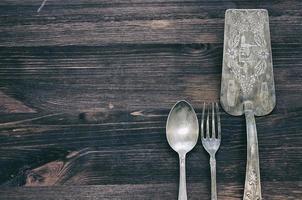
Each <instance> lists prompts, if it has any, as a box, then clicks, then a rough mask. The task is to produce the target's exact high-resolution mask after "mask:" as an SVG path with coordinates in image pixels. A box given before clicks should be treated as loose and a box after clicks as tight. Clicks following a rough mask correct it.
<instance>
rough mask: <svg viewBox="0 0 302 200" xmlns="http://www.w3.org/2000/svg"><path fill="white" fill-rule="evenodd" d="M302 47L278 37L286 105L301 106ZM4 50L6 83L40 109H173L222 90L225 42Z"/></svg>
mask: <svg viewBox="0 0 302 200" xmlns="http://www.w3.org/2000/svg"><path fill="white" fill-rule="evenodd" d="M301 51H302V45H300V44H291V45H289V44H273V60H274V72H275V82H276V90H277V92H276V93H277V101H278V102H277V103H278V107H280V108H281V107H282V108H291V107H301V104H302V102H301V101H299V99H301V95H302V93H301V87H299V86H300V84H301V81H302V77H301V74H302V73H301V70H302V68H301V65H302V56H301V54H300V53H299V52H301ZM0 52H1V53H0V65H1V66H2V67H1V69H0V85H1V89H2V91H3V92H4V93H5V95H7V96H9V97H11V98H15V99H16V100H17V101H21V102H22V103H23V104H24V105H26V106H28V108H30V109H32V110H34V111H36V112H44V113H45V112H48V113H56V112H74V111H77V112H78V111H80V110H101V111H106V110H133V109H137V110H139V109H154V108H156V109H167V108H169V107H170V106H171V105H172V104H173V103H174V102H175V101H177V100H179V99H188V100H190V101H192V102H193V103H194V104H196V106H198V107H199V106H200V105H201V104H202V102H203V101H210V100H215V101H218V98H219V93H220V91H219V90H220V77H221V59H222V45H220V44H219V45H217V44H216V45H212V44H200V45H194V44H192V45H117V46H114V45H113V46H105V47H84V46H73V47H26V48H22V47H14V48H6V47H2V48H0ZM293 58H294V59H293ZM289 91H290V94H288V93H289ZM294 91H295V92H294ZM3 112H7V111H5V109H4V110H3Z"/></svg>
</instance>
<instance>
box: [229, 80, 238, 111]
mask: <svg viewBox="0 0 302 200" xmlns="http://www.w3.org/2000/svg"><path fill="white" fill-rule="evenodd" d="M236 93H237V87H236V84H235V81H234V80H232V79H231V80H229V81H228V90H227V101H228V105H229V106H235V102H236V98H237V94H236Z"/></svg>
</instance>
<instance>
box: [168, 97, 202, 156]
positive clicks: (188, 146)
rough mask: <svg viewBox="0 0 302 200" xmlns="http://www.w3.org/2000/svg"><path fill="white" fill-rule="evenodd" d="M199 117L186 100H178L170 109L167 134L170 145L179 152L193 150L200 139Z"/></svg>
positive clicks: (184, 152) (183, 152)
mask: <svg viewBox="0 0 302 200" xmlns="http://www.w3.org/2000/svg"><path fill="white" fill-rule="evenodd" d="M198 132H199V127H198V119H197V117H196V114H195V111H194V109H193V107H192V106H191V105H190V104H189V103H188V102H186V101H179V102H177V103H176V104H175V105H174V106H173V108H172V109H171V111H170V114H169V116H168V120H167V126H166V134H167V140H168V143H169V145H170V146H171V147H172V149H173V150H174V151H176V152H178V153H181V154H186V153H187V152H189V151H191V150H192V149H193V147H194V146H195V145H196V143H197V140H198Z"/></svg>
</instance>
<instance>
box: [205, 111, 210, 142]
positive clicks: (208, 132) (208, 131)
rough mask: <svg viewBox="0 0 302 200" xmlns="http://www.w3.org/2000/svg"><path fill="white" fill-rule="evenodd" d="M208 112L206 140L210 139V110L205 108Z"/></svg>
mask: <svg viewBox="0 0 302 200" xmlns="http://www.w3.org/2000/svg"><path fill="white" fill-rule="evenodd" d="M207 108H208V112H207V130H206V131H207V138H210V122H209V121H210V120H209V115H210V108H209V106H207Z"/></svg>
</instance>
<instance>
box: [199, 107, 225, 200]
mask: <svg viewBox="0 0 302 200" xmlns="http://www.w3.org/2000/svg"><path fill="white" fill-rule="evenodd" d="M205 107H206V105H205V103H204V104H203V110H202V117H201V125H200V130H201V141H202V145H203V147H204V148H205V150H206V151H207V152H208V153H209V154H210V166H211V200H217V189H216V158H215V154H216V152H217V150H218V149H219V146H220V142H221V124H220V115H219V108H218V104H217V103H215V106H214V103H211V107H212V114H211V117H212V127H211V130H212V134H211V135H210V122H209V121H210V106H207V110H208V112H207V121H206V133H205V131H204V126H205V122H204V121H205V120H204V117H205V116H204V115H205V109H206V108H205ZM215 108H216V111H215ZM215 113H216V114H215ZM215 115H216V117H215ZM215 118H217V134H216V126H215V124H216V121H215Z"/></svg>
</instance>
